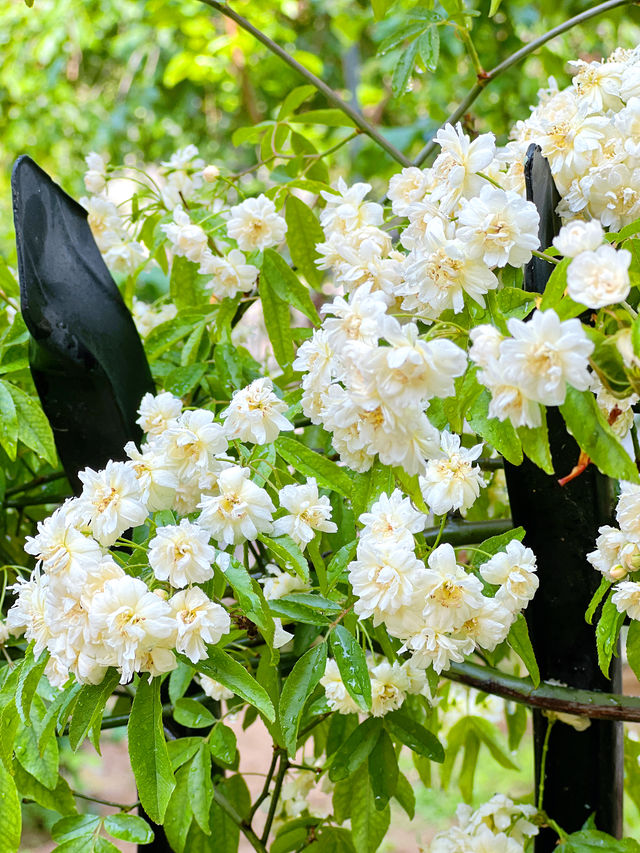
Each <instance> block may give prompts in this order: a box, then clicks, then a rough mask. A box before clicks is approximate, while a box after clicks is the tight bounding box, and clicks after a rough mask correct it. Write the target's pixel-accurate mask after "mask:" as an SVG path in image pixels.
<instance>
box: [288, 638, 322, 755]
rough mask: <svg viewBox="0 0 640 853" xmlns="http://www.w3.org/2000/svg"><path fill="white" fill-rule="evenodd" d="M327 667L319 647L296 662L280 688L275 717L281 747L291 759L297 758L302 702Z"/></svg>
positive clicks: (315, 647) (312, 649)
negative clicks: (281, 738) (279, 731)
mask: <svg viewBox="0 0 640 853" xmlns="http://www.w3.org/2000/svg"><path fill="white" fill-rule="evenodd" d="M326 664H327V644H326V643H320V645H318V646H314V647H313V648H311V649H309V651H308V652H305V654H304V655H303V656H302V657H301V658H300V660H299V661H297V662H296V664H295V666H294V667H293V669H292V670H291V672H290V673H289V675H288V677H287V680H286V681H285V683H284V685H283V687H282V693H281V694H280V704H279V708H278V717H279V720H280V729H281V731H282V737H283V740H284V746H285V747H286V749H287V751H288V753H289V755H290V756H291V757H292V758H293V756H294V755H295V754H296V746H297V742H298V727H299V725H300V719H301V718H302V711H303V709H304V705H305V702H306V701H307V699H308V698H309V696H310V695H311V694H312V693H313V691H314V690H315V688H316V685H317V684H318V682H319V681H320V679H321V678H322V676H323V675H324V670H325V667H326Z"/></svg>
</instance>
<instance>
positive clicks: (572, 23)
mask: <svg viewBox="0 0 640 853" xmlns="http://www.w3.org/2000/svg"><path fill="white" fill-rule="evenodd" d="M634 3H635V0H607V2H606V3H600V4H599V5H598V6H594V7H593V8H592V9H586V10H585V11H584V12H581V13H580V14H579V15H574V17H573V18H569V20H568V21H565V22H564V23H563V24H560V25H559V26H557V27H554V28H553V29H551V30H548V31H547V32H546V33H544V34H543V35H541V36H540V37H539V38H537V39H534V40H533V41H532V42H530V43H529V44H526V45H525V46H524V47H521V48H520V50H517V51H516V52H515V53H512V54H511V56H508V57H507V58H506V59H505V60H504V61H503V62H500V63H499V64H498V65H496V67H495V68H492V69H491V71H485V72H483V73H482V76H481V77H480V78H479V79H478V82H477V83H476V84H475V85H474V86H473V87H472V88H471V89H470V90H469V91H468V92H467V94H466V96H465V98H464V99H463V101H462V102H461V103H460V105H459V106H457V107H456V109H455V110H454V111H453V112H452V113H451V115H450V116H449V118H447V119H446V121H444V122H443V124H442V125H441V127H444V125H445V124H455V123H456V122H457V121H459V120H460V119H461V118H462V116H463V115H464V114H465V113H466V112H467V110H468V109H469V107H470V106H471V104H473V102H474V101H475V100H476V99H477V98H478V96H479V95H480V94H481V93H482V92H483V91H484V89H485V88H486V87H487V86H488V85H489V83H491V82H492V81H493V80H495V79H496V78H497V77H499V76H500V75H501V74H503V73H504V72H505V71H508V70H509V68H512V67H513V66H514V65H517V64H518V62H521V61H522V60H523V59H526V58H527V56H529V54H531V53H533V52H534V50H537V49H538V48H539V47H542V45H543V44H546V43H547V42H548V41H551V39H554V38H555V37H556V36H559V35H562V33H565V32H566V31H567V30H570V29H571V28H572V27H576V26H578V24H583V23H585V21H589V20H590V19H591V18H595V17H596V16H598V15H603V14H604V13H605V12H610V11H611V10H612V9H616V8H618V6H630V5H632V4H634ZM436 133H437V131H436ZM437 146H438V143H437V142H436V141H435V134H434V137H433V138H432V139H431V140H430V141H429V142H427V144H426V145H425V146H424V148H423V149H422V151H421V152H420V153H419V154H418V156H417V157H416V159H415V160H414V161H413V165H414V166H420V165H421V164H422V163H424V161H425V160H426V159H427V157H429V155H430V154H432V153H433V151H435V149H436V148H437Z"/></svg>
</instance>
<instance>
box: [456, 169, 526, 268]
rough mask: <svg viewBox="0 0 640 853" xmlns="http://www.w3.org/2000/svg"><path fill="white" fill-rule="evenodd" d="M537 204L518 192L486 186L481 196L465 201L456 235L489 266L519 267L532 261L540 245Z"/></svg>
mask: <svg viewBox="0 0 640 853" xmlns="http://www.w3.org/2000/svg"><path fill="white" fill-rule="evenodd" d="M539 220H540V217H539V215H538V211H537V210H536V207H535V205H534V204H532V203H531V202H530V201H525V200H524V199H523V198H521V197H520V196H519V195H518V194H517V193H515V192H512V191H508V192H505V191H504V190H500V189H498V188H497V187H492V186H485V187H483V188H482V190H481V192H480V195H479V196H475V197H474V198H472V199H470V200H469V201H466V202H464V204H463V206H462V208H461V210H460V215H459V222H460V227H459V228H458V231H457V236H458V237H459V238H460V240H462V242H463V243H464V244H465V246H466V248H467V251H468V252H470V253H471V255H472V256H473V257H476V258H482V259H483V261H484V262H485V264H487V266H489V267H495V266H497V267H504V266H506V265H507V264H509V265H510V266H512V267H519V266H522V264H526V263H527V262H528V261H529V260H531V251H532V250H533V249H537V248H538V246H539V245H540V240H539V238H538V222H539Z"/></svg>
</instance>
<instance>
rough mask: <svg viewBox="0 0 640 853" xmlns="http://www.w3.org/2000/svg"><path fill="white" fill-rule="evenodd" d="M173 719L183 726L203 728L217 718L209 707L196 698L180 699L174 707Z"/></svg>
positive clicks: (210, 724)
mask: <svg viewBox="0 0 640 853" xmlns="http://www.w3.org/2000/svg"><path fill="white" fill-rule="evenodd" d="M173 719H174V720H175V721H176V723H180V725H181V726H187V727H188V728H190V729H203V728H206V727H207V726H212V725H213V724H214V723H215V721H216V718H215V717H214V716H213V714H212V713H211V711H210V710H209V709H208V708H205V706H204V705H202V704H201V703H200V702H197V701H196V700H195V699H189V698H188V697H187V698H182V699H178V700H177V701H176V703H175V705H174V708H173Z"/></svg>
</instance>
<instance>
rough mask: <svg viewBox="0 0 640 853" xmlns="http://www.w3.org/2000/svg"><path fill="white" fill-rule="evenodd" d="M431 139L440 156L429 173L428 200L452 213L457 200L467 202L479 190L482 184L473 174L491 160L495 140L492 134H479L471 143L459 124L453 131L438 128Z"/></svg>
mask: <svg viewBox="0 0 640 853" xmlns="http://www.w3.org/2000/svg"><path fill="white" fill-rule="evenodd" d="M435 139H436V142H438V143H439V144H440V147H441V148H442V152H441V153H440V154H439V155H438V156H437V157H436V159H435V161H434V164H433V167H432V170H431V172H432V175H431V181H432V187H433V188H432V192H431V198H432V199H433V200H437V201H440V202H441V204H442V206H443V208H444V209H445V210H447V211H452V210H453V209H454V208H455V206H456V205H457V203H458V202H459V201H460V199H461V198H463V197H466V198H470V197H471V196H474V195H477V194H478V193H479V192H480V191H481V190H482V188H483V185H485V181H484V179H483V178H481V177H479V176H478V174H477V173H478V172H481V171H482V170H483V169H485V168H486V167H487V166H488V165H489V164H490V163H491V161H492V160H493V158H494V155H495V151H496V144H495V143H496V140H495V136H494V135H493V133H483V134H481V135H480V136H478V138H477V139H474V141H473V142H471V140H470V139H469V137H468V136H467V134H466V133H464V132H463V130H462V126H461V125H460V123H459V122H458V124H457V125H456V126H455V127H453V126H452V125H451V124H446V125H445V126H444V127H442V128H440V130H439V131H438V133H437V134H436V137H435Z"/></svg>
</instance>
